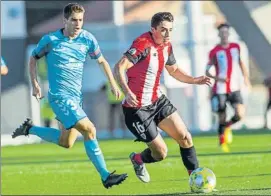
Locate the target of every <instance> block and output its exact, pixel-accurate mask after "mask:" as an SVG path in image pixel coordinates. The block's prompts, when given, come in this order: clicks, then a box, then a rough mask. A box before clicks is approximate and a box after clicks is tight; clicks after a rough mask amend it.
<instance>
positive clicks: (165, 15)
mask: <svg viewBox="0 0 271 196" xmlns="http://www.w3.org/2000/svg"><path fill="white" fill-rule="evenodd" d="M163 21H168V22H173V21H174V17H173V15H172V14H171V13H170V12H158V13H156V14H154V15H153V17H152V19H151V27H153V28H156V27H157V26H158V25H159V24H160V23H161V22H163Z"/></svg>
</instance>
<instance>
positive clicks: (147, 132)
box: [123, 106, 167, 182]
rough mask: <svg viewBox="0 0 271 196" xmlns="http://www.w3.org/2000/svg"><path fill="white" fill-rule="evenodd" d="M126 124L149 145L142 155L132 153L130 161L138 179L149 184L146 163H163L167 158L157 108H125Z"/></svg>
mask: <svg viewBox="0 0 271 196" xmlns="http://www.w3.org/2000/svg"><path fill="white" fill-rule="evenodd" d="M123 112H124V116H125V123H126V126H127V128H128V129H129V130H130V131H131V133H132V134H133V135H134V136H135V137H136V138H137V139H136V140H135V141H141V142H144V143H146V144H147V145H148V148H146V149H145V150H143V151H142V152H141V153H135V152H133V153H131V154H130V159H131V162H132V164H133V167H134V170H135V173H136V175H137V177H138V178H139V179H140V180H141V181H142V182H149V181H150V176H149V173H148V171H147V169H146V166H145V163H154V162H157V161H161V160H163V159H164V158H165V157H166V154H167V146H166V144H165V142H164V141H163V139H162V137H161V136H160V134H159V133H158V130H157V126H156V124H155V122H154V121H153V119H154V115H155V114H154V113H155V106H149V107H143V108H141V109H134V108H126V107H123Z"/></svg>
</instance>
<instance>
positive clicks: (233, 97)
mask: <svg viewBox="0 0 271 196" xmlns="http://www.w3.org/2000/svg"><path fill="white" fill-rule="evenodd" d="M217 29H218V32H219V34H218V35H219V37H220V43H219V44H217V45H216V46H215V47H214V48H213V49H212V50H211V51H210V53H209V62H208V65H207V68H206V75H207V76H209V77H211V78H213V79H214V80H215V83H214V86H213V89H212V98H211V102H212V110H213V112H216V113H217V114H218V117H219V127H218V133H219V143H220V145H221V147H222V150H223V151H224V152H229V147H228V145H227V144H228V143H231V140H232V132H231V129H230V125H232V124H234V123H236V122H238V121H240V120H241V119H242V118H243V116H244V112H245V108H244V105H243V99H242V96H241V92H240V90H241V86H242V84H243V83H245V85H246V86H248V87H250V81H249V76H248V71H247V68H246V67H245V65H244V64H243V62H242V60H241V55H240V46H239V44H237V43H233V42H229V29H230V25H229V24H227V23H223V24H221V25H219V26H218V28H217ZM212 66H214V67H215V75H212V74H211V73H210V68H211V67H212ZM242 78H244V79H242ZM227 102H229V103H230V104H231V105H232V107H233V108H234V112H235V113H234V115H233V116H232V118H231V119H230V121H228V122H227V121H226V103H227Z"/></svg>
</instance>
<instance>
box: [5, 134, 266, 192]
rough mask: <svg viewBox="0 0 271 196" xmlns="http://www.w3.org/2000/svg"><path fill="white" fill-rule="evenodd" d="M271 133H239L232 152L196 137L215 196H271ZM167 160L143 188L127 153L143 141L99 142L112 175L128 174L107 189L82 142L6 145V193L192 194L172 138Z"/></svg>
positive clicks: (207, 136)
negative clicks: (214, 180)
mask: <svg viewBox="0 0 271 196" xmlns="http://www.w3.org/2000/svg"><path fill="white" fill-rule="evenodd" d="M270 136H271V131H267V130H260V131H238V132H234V138H233V139H234V140H233V144H232V145H231V146H230V148H231V152H230V153H223V152H222V151H221V150H220V148H219V147H218V141H217V136H216V135H212V134H200V135H196V136H194V144H195V147H196V150H197V154H198V159H199V162H200V166H202V167H203V166H204V167H208V168H210V169H212V170H213V172H214V173H215V174H216V177H217V186H216V189H217V190H218V191H217V192H213V193H211V194H214V195H222V194H225V195H238V194H240V195H248V194H250V195H271V183H270V182H271V170H270V161H271V140H270V139H271V137H270ZM165 141H166V144H167V145H168V157H167V158H166V159H165V160H164V161H162V162H159V163H155V164H148V165H147V169H148V171H149V173H150V176H151V182H150V183H148V184H144V183H142V182H140V181H139V180H138V179H137V177H136V176H135V174H134V171H133V168H132V165H131V163H130V160H129V159H128V155H129V154H130V152H132V151H136V152H140V151H142V150H143V149H144V148H145V145H144V144H143V143H139V142H133V141H132V140H108V141H100V146H101V148H102V150H103V153H104V156H105V158H106V162H107V166H108V169H109V170H110V171H113V170H114V169H116V170H117V172H118V173H122V172H127V173H128V175H129V177H128V179H127V180H126V181H125V182H123V183H122V184H121V185H119V186H114V187H113V188H111V189H108V190H107V189H105V188H104V187H103V186H102V184H101V180H100V178H99V176H98V173H97V172H96V170H95V169H94V166H93V165H92V164H91V163H90V161H89V160H88V158H87V156H86V154H85V149H84V145H83V143H82V141H78V142H77V143H76V144H75V146H74V147H73V148H72V149H70V150H67V149H63V148H61V147H58V146H55V145H53V144H49V143H43V144H32V145H23V146H10V147H2V155H1V156H2V166H1V170H2V171H1V173H2V176H1V185H2V195H5V194H9V195H10V194H11V195H14V194H23V195H33V194H34V195H37V194H39V195H62V194H69V195H183V194H191V193H190V189H189V185H188V174H187V172H186V170H185V167H184V166H183V164H182V161H181V158H180V155H179V148H178V145H177V144H176V143H175V142H174V141H173V140H172V139H169V138H166V139H165Z"/></svg>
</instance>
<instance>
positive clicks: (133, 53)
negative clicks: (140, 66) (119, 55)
mask: <svg viewBox="0 0 271 196" xmlns="http://www.w3.org/2000/svg"><path fill="white" fill-rule="evenodd" d="M128 53H129V54H131V55H135V53H136V49H135V48H131V49H130V50H128Z"/></svg>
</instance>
